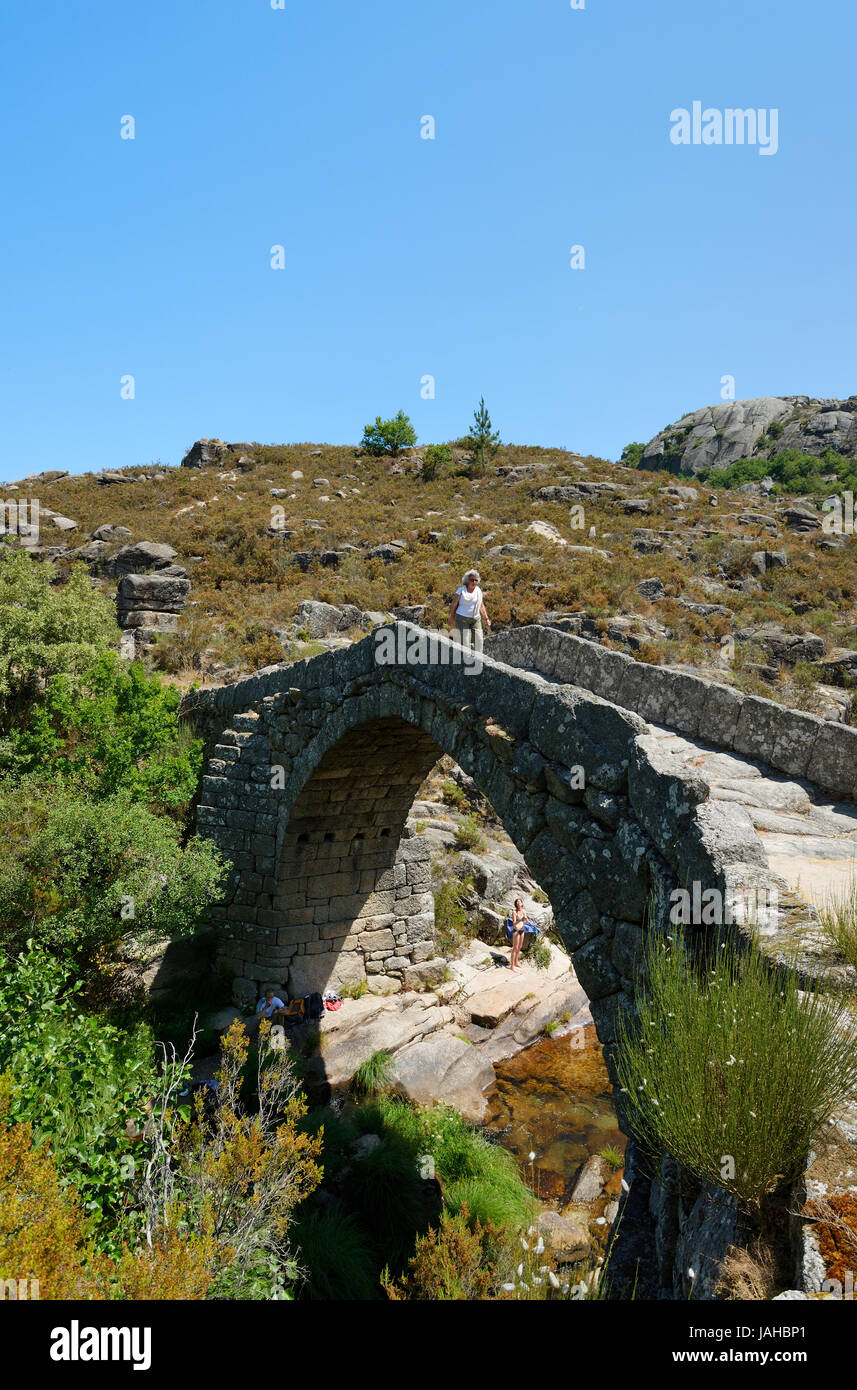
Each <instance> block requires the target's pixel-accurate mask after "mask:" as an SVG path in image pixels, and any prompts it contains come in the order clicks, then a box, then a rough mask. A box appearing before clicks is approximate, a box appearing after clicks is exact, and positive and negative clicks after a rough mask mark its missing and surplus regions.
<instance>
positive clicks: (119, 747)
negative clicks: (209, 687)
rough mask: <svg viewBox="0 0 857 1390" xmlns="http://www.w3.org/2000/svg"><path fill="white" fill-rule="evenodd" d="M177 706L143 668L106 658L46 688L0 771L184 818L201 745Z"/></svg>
mask: <svg viewBox="0 0 857 1390" xmlns="http://www.w3.org/2000/svg"><path fill="white" fill-rule="evenodd" d="M180 700H181V697H180V695H179V692H178V691H177V690H175V689H174V688H173V687H171V686H166V685H162V684H161V682H160V681H159V680H158V679H157V678H156V677H154V676H147V675H146V672H145V670H144V669H143V667H142V666H141V665H140V663H139V662H134V663H133V664H132V665H131V666H130V667H128V668H127V669H126V668H125V667H124V666H123V663H122V662H121V661H120V659H119V657H118V656H117V655H116V653H115V652H105V653H103V654H102V655H101V656H100V657H99V658H98V659H97V660H96V661H95V662H94V663H93V664H92V665H91V666H90V667H89V668H88V669H87V670H86V671H83V672H80V673H76V674H75V675H73V676H71V675H68V674H65V673H60V674H58V675H56V676H54V677H53V678H52V679H51V680H50V681H49V682H48V685H47V687H46V689H45V692H44V695H43V696H42V698H41V700H40V701H39V702H38V703H37V704H34V705H33V706H31V709H30V713H29V717H28V719H27V722H26V724H25V725H24V726H23V727H22V728H18V729H15V730H13V731H12V732H11V734H10V735H9V737H8V739H7V740H5V742H4V743H3V744H2V745H0V767H2V766H3V765H4V764H5V766H6V768H7V769H8V770H9V771H13V772H14V773H15V775H16V776H18V777H20V776H26V775H31V776H36V777H39V776H47V775H50V777H51V778H52V779H53V780H56V781H58V782H63V783H66V784H68V785H70V786H72V787H73V788H74V789H75V790H77V791H80V792H82V793H84V794H86V795H88V796H93V797H109V796H113V795H114V794H115V793H116V792H117V791H120V790H121V791H125V792H127V794H128V796H129V797H130V798H131V800H133V801H139V802H143V803H144V804H146V805H149V806H150V807H151V808H152V809H154V810H168V811H172V812H174V813H177V814H178V815H181V814H182V813H183V812H184V811H186V809H187V807H188V805H189V803H190V801H191V800H192V798H193V795H194V793H195V791H196V787H197V783H198V781H199V776H200V772H201V770H202V748H203V742H202V739H197V738H194V737H193V736H192V734H191V733H190V731H189V730H188V729H187V728H186V727H180V726H179V722H178V711H179V704H180Z"/></svg>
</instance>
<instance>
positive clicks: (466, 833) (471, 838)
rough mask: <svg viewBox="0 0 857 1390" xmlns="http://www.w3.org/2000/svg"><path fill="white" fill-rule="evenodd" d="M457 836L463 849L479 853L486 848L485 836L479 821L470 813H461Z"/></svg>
mask: <svg viewBox="0 0 857 1390" xmlns="http://www.w3.org/2000/svg"><path fill="white" fill-rule="evenodd" d="M456 838H457V841H458V844H459V846H460V848H461V849H467V850H473V851H475V852H476V853H477V854H479V853H481V851H482V850H483V849H484V848H485V837H484V835H483V834H482V831H481V830H480V829H479V822H478V821H477V819H476V817H475V816H474V815H472V814H470V813H465V814H463V815H459V817H458V830H457V832H456Z"/></svg>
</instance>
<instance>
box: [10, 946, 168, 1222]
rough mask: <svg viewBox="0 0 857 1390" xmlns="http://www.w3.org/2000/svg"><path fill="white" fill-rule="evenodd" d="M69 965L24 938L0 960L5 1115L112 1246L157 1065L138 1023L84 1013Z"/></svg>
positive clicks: (125, 1210) (124, 1218)
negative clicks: (48, 1159) (15, 953)
mask: <svg viewBox="0 0 857 1390" xmlns="http://www.w3.org/2000/svg"><path fill="white" fill-rule="evenodd" d="M80 992H81V985H80V984H79V983H72V971H71V969H70V968H69V967H68V966H67V965H64V964H63V963H62V962H60V961H58V960H57V959H55V958H54V957H53V956H51V955H49V954H48V952H47V951H45V950H44V949H43V948H42V947H40V946H38V945H34V944H32V943H29V944H28V947H27V949H26V951H25V952H23V953H22V954H21V955H20V956H19V957H18V958H17V960H12V959H10V958H5V959H4V960H2V963H0V1018H2V1020H3V1026H2V1028H0V1072H2V1071H6V1070H8V1071H9V1072H11V1073H12V1076H13V1077H14V1090H13V1092H12V1097H11V1109H10V1115H11V1118H12V1119H14V1120H18V1121H29V1122H30V1123H31V1124H32V1126H33V1133H34V1138H35V1142H36V1143H37V1144H43V1143H46V1142H48V1141H49V1142H50V1146H51V1152H52V1153H53V1156H54V1159H55V1161H56V1164H57V1167H58V1171H59V1173H60V1175H61V1178H62V1179H63V1181H64V1182H65V1183H67V1184H71V1185H72V1186H74V1187H75V1188H76V1189H77V1191H78V1193H79V1194H80V1198H81V1204H82V1206H83V1209H84V1210H85V1212H86V1213H87V1214H88V1215H90V1216H92V1217H93V1218H94V1219H96V1221H97V1223H98V1226H97V1230H98V1234H99V1238H100V1242H101V1244H102V1245H103V1246H104V1247H105V1248H108V1247H109V1248H111V1249H113V1248H118V1247H117V1241H119V1243H120V1244H121V1240H120V1237H121V1236H122V1234H123V1233H125V1234H127V1227H128V1222H129V1221H130V1220H131V1219H132V1213H131V1208H130V1202H131V1195H132V1190H133V1189H132V1185H131V1182H130V1180H129V1174H130V1173H131V1172H133V1168H134V1164H133V1162H130V1159H131V1156H132V1154H133V1151H134V1146H133V1142H132V1139H131V1138H130V1137H129V1134H128V1131H127V1129H126V1124H127V1122H128V1121H131V1122H132V1128H134V1127H136V1128H141V1127H142V1124H143V1122H144V1121H145V1118H146V1099H147V1097H148V1096H149V1095H150V1094H151V1093H152V1089H153V1086H154V1082H155V1067H154V1064H153V1062H152V1052H151V1037H150V1035H149V1033H148V1031H147V1030H146V1029H142V1028H137V1029H135V1030H134V1031H132V1032H124V1031H121V1030H120V1029H118V1028H114V1027H113V1026H112V1025H110V1024H108V1023H104V1022H103V1021H102V1020H101V1019H99V1018H96V1017H94V1016H93V1015H91V1014H88V1013H86V1012H84V1010H83V1008H82V1006H81V1002H80Z"/></svg>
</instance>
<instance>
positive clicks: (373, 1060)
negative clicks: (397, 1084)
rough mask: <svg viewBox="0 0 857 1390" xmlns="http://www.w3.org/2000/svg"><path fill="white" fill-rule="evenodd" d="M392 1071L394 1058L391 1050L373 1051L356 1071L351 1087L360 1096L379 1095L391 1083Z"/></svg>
mask: <svg viewBox="0 0 857 1390" xmlns="http://www.w3.org/2000/svg"><path fill="white" fill-rule="evenodd" d="M392 1073H393V1059H392V1057H391V1056H390V1054H389V1052H384V1051H381V1052H373V1053H372V1056H371V1057H367V1058H366V1060H365V1061H364V1062H361V1063H360V1066H359V1067H358V1068H357V1070H356V1072H355V1073H354V1077H353V1079H352V1082H351V1089H352V1091H353V1092H354V1094H355V1096H358V1097H365V1096H374V1095H377V1093H378V1092H379V1091H383V1090H384V1088H385V1087H386V1086H388V1085H389V1084H390V1078H391V1076H392Z"/></svg>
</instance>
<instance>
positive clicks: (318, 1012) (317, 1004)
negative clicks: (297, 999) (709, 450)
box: [304, 994, 324, 1022]
mask: <svg viewBox="0 0 857 1390" xmlns="http://www.w3.org/2000/svg"><path fill="white" fill-rule="evenodd" d="M304 1004H305V1005H306V1017H307V1018H309V1019H312V1020H313V1022H317V1020H318V1019H320V1018H323V1017H324V1001H323V999H322V997H321V995H320V994H307V995H306V996H305V998H304Z"/></svg>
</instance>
